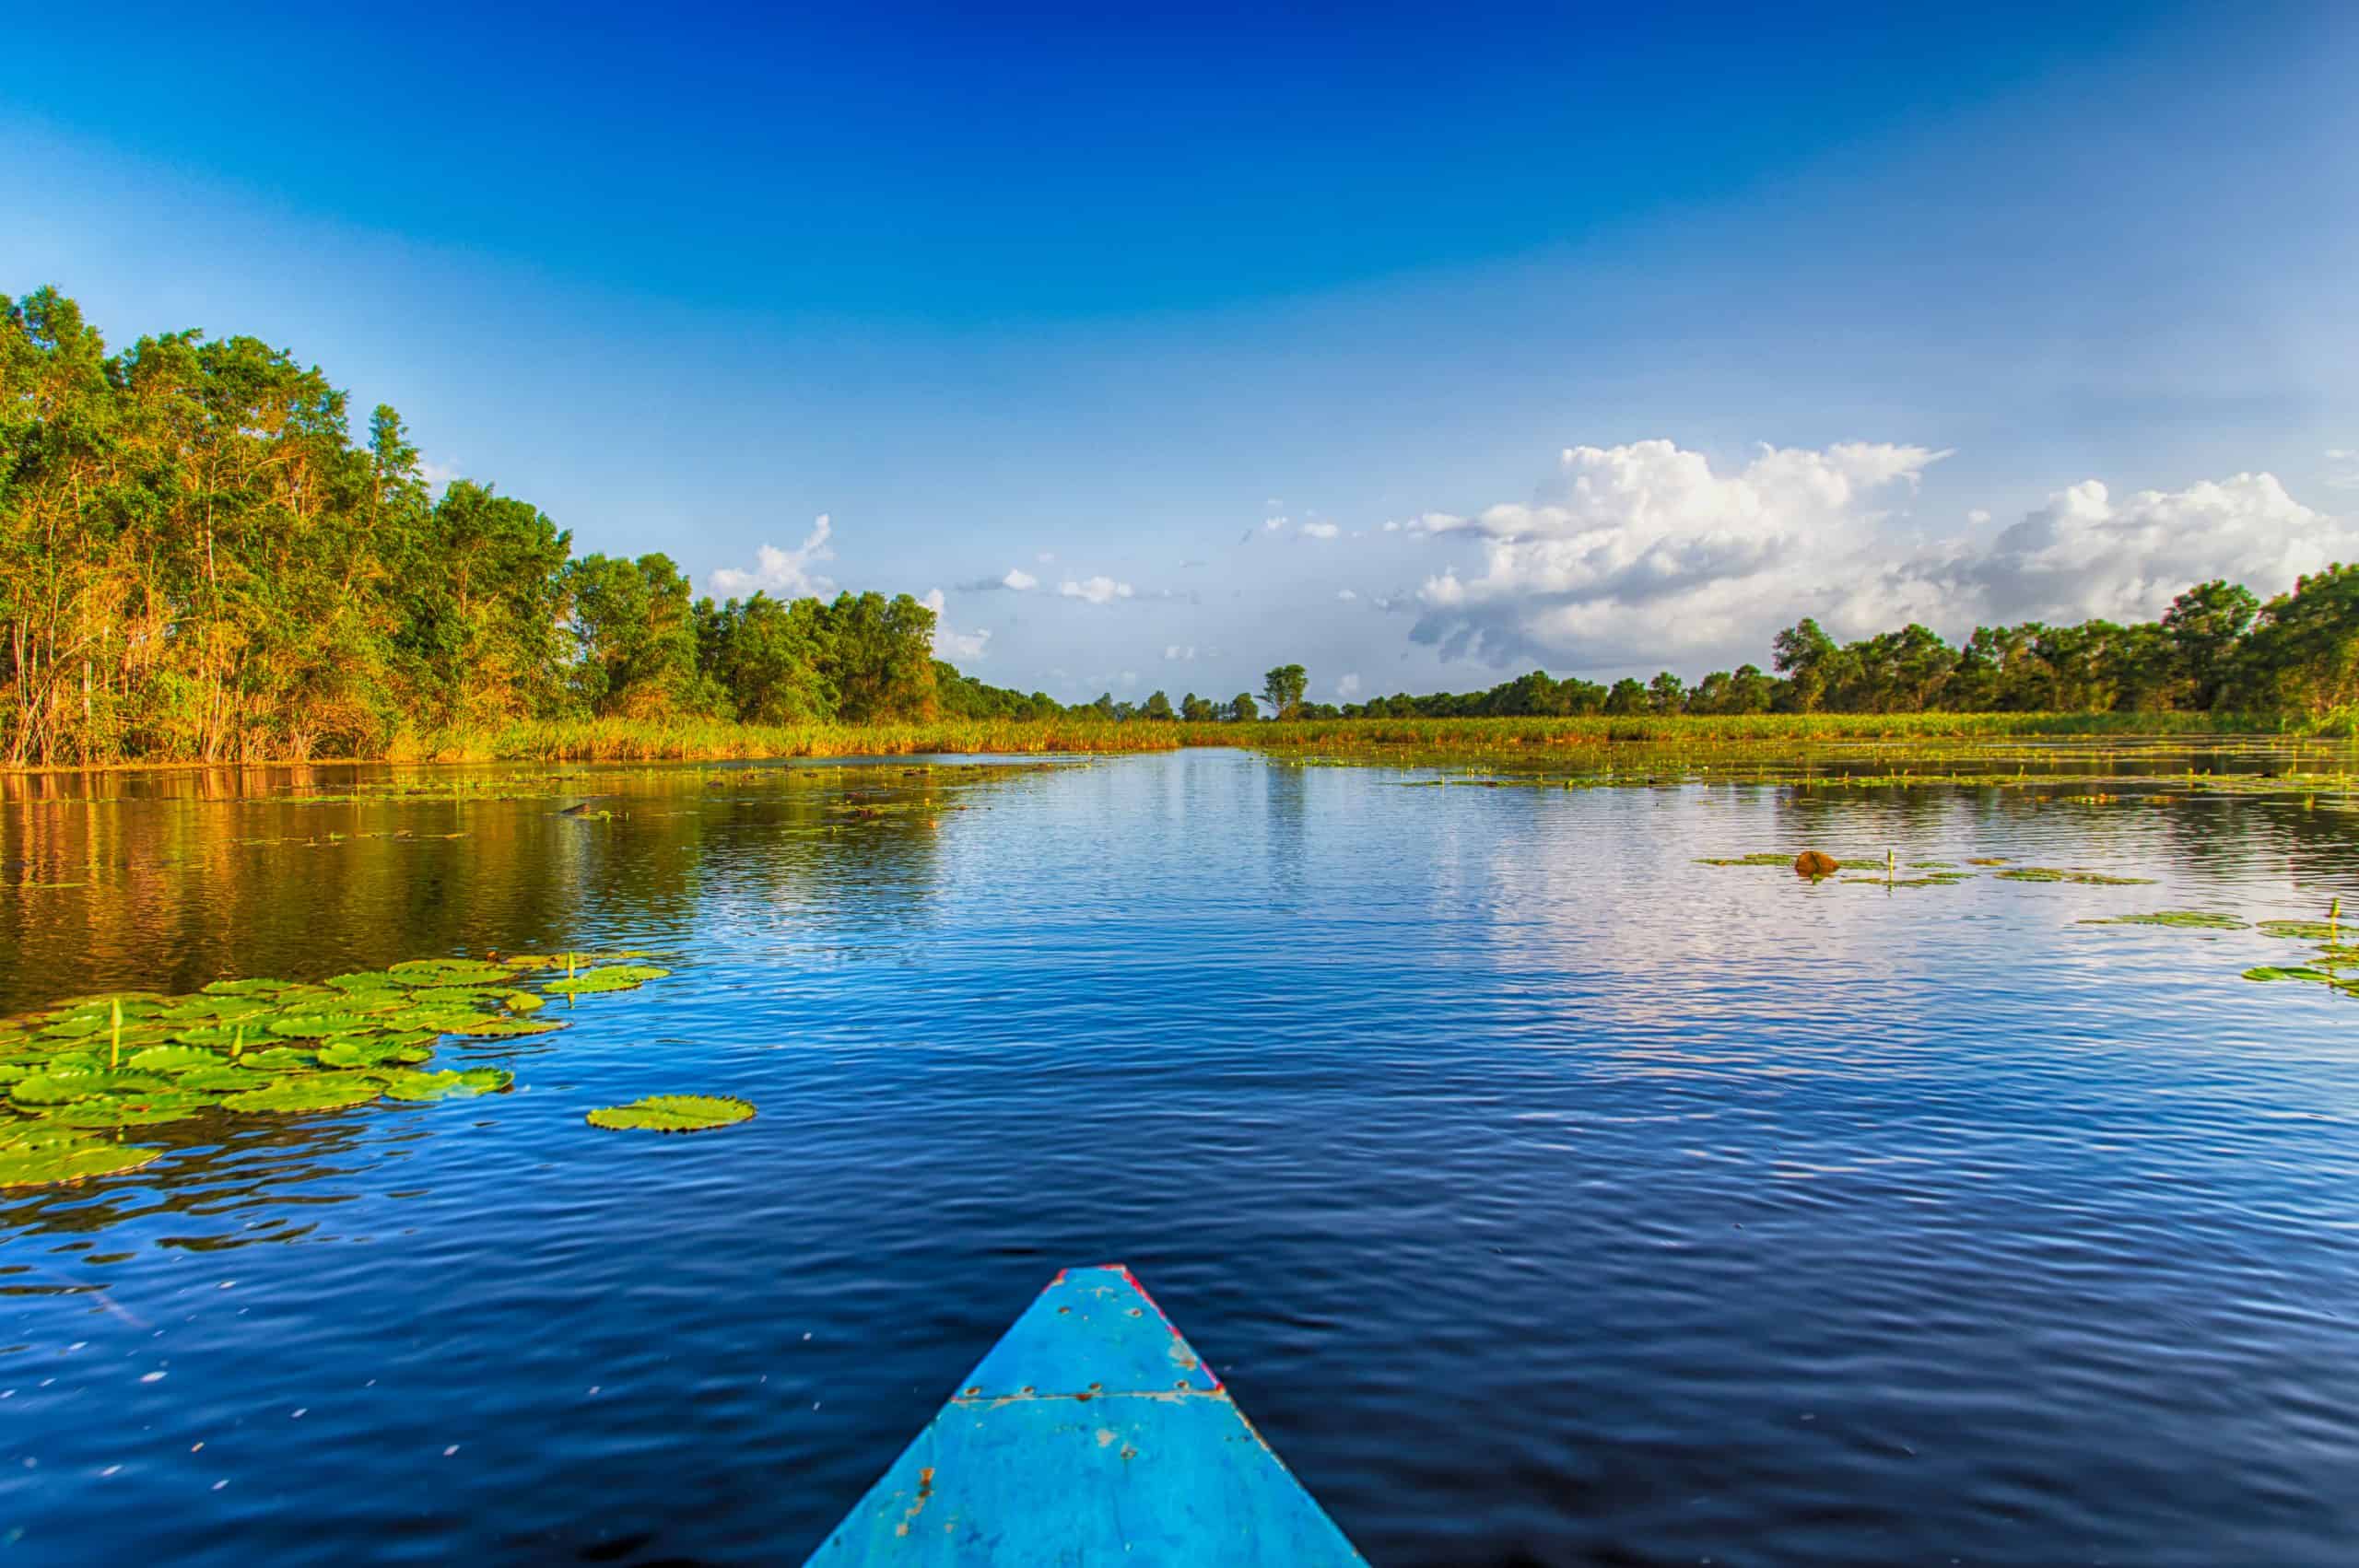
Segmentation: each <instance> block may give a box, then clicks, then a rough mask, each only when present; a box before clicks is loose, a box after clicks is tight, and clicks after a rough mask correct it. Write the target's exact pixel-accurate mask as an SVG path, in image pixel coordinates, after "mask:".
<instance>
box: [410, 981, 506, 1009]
mask: <svg viewBox="0 0 2359 1568" xmlns="http://www.w3.org/2000/svg"><path fill="white" fill-rule="evenodd" d="M402 994H403V995H404V996H405V998H406V999H407V1000H408V1001H409V1003H410V1005H412V1006H413V1007H431V1008H437V1009H440V1008H450V1007H488V1006H489V1005H491V1004H492V1003H493V1002H496V1001H498V1000H499V998H500V995H501V993H500V992H499V991H497V990H487V989H484V988H483V987H481V986H424V987H420V988H419V989H417V990H414V991H405V992H404V993H402Z"/></svg>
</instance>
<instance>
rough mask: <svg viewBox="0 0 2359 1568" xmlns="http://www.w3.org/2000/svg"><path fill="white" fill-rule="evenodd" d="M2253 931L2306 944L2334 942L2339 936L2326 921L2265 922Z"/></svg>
mask: <svg viewBox="0 0 2359 1568" xmlns="http://www.w3.org/2000/svg"><path fill="white" fill-rule="evenodd" d="M2253 929H2254V930H2258V931H2259V932H2260V934H2261V935H2263V936H2284V937H2298V938H2299V939H2301V940H2302V941H2304V942H2332V941H2333V940H2334V939H2335V937H2336V935H2337V934H2338V932H2337V930H2336V928H2335V927H2334V926H2333V925H2331V924H2330V923H2329V922H2327V921H2325V920H2263V921H2261V922H2260V924H2259V925H2258V926H2256V927H2254V928H2253Z"/></svg>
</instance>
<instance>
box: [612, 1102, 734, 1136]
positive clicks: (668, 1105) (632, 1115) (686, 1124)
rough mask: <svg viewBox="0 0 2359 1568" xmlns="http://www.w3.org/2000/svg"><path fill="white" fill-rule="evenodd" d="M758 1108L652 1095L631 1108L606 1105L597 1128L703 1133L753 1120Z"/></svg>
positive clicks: (632, 1103)
mask: <svg viewBox="0 0 2359 1568" xmlns="http://www.w3.org/2000/svg"><path fill="white" fill-rule="evenodd" d="M753 1116H754V1107H753V1106H749V1105H747V1104H746V1103H745V1101H743V1100H738V1099H732V1098H729V1097H727V1096H724V1095H719V1094H650V1095H649V1096H647V1098H645V1099H643V1100H633V1101H632V1102H631V1103H630V1104H629V1105H628V1106H600V1107H599V1108H598V1109H596V1110H594V1111H592V1112H591V1113H590V1115H589V1117H588V1120H589V1122H590V1125H591V1126H593V1127H603V1128H605V1129H609V1130H611V1131H618V1132H619V1131H627V1130H631V1129H644V1130H647V1131H651V1132H702V1131H705V1130H707V1129H710V1128H716V1127H733V1126H734V1125H736V1124H737V1123H738V1122H741V1121H750V1120H752V1119H753Z"/></svg>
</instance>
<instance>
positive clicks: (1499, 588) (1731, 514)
mask: <svg viewBox="0 0 2359 1568" xmlns="http://www.w3.org/2000/svg"><path fill="white" fill-rule="evenodd" d="M1121 9H1122V8H1114V7H1087V8H1084V7H1074V8H1071V9H1057V8H1030V9H1026V10H1022V11H1014V10H1001V11H998V12H997V13H996V14H994V15H992V16H989V17H985V16H982V15H980V14H979V13H978V9H977V8H971V7H968V8H953V7H940V8H929V7H905V6H864V7H845V8H840V9H832V10H828V11H826V12H817V11H814V12H809V13H805V14H802V15H799V16H778V15H769V14H755V13H751V12H748V13H746V14H744V15H739V14H735V13H732V12H727V11H709V12H706V13H704V14H702V15H701V16H689V15H685V14H683V15H666V14H663V13H662V12H661V11H660V10H658V9H654V8H649V7H643V6H634V7H630V8H628V9H625V8H620V7H616V8H611V9H609V8H604V7H598V6H576V7H569V8H568V9H566V10H565V11H563V12H561V13H560V12H555V11H552V12H551V13H549V14H548V15H547V16H545V17H543V18H522V17H521V16H518V17H506V18H486V17H484V16H482V15H480V14H479V13H478V11H477V10H476V9H474V8H459V7H438V6H410V7H402V8H384V7H378V8H359V7H346V8H340V9H335V10H332V11H323V10H321V9H320V8H318V7H301V8H298V7H285V8H278V7H269V6H247V7H241V8H240V11H239V16H238V18H235V19H226V20H225V19H223V18H220V17H218V16H214V15H207V14H205V11H204V9H203V8H200V9H198V10H191V9H190V8H188V7H184V6H178V7H170V8H167V7H151V6H139V5H121V6H110V7H107V8H106V9H105V11H104V13H103V15H95V14H94V15H92V16H90V17H87V18H86V17H75V18H70V19H65V20H61V19H59V18H58V17H57V14H56V13H55V12H54V11H50V10H43V11H32V10H28V11H27V12H26V13H25V14H24V15H23V16H22V17H12V18H9V20H10V21H11V24H12V32H13V34H14V36H16V37H18V38H19V39H20V40H23V39H28V38H38V39H39V40H40V47H39V48H37V49H31V48H29V49H27V50H25V51H21V52H20V53H19V56H18V57H19V60H20V62H34V63H36V64H37V68H36V69H32V70H19V71H18V72H15V73H12V74H11V76H10V79H9V80H8V81H7V83H6V85H5V86H0V213H5V214H6V216H5V218H0V260H5V261H6V266H5V267H0V290H5V291H8V292H20V291H22V290H24V289H28V288H30V287H34V286H36V285H38V284H41V283H45V282H53V283H56V284H57V285H59V286H60V287H64V288H65V290H66V291H67V292H69V293H72V294H74V295H76V297H77V298H80V299H81V300H82V301H83V302H84V304H85V306H86V308H87V309H88V310H89V312H90V314H91V315H92V317H93V319H94V320H95V321H97V322H99V323H100V325H101V326H102V327H103V328H105V329H106V330H107V331H108V333H110V336H111V338H112V339H113V340H114V341H116V342H118V343H123V342H128V341H129V340H130V339H132V338H133V337H135V336H136V335H137V334H138V333H141V332H145V331H154V330H163V329H168V328H176V327H182V326H192V325H193V326H201V327H204V328H206V329H208V330H213V331H241V332H250V333H256V334H258V335H261V336H264V337H266V338H268V339H270V340H272V341H273V342H275V343H279V344H282V345H286V346H288V347H290V348H292V349H293V350H295V351H296V352H297V353H298V354H299V356H301V357H303V358H305V359H307V360H311V361H315V362H317V363H319V364H321V365H322V366H323V367H324V368H326V369H328V371H329V372H330V373H331V375H333V376H334V378H335V379H336V380H337V381H338V382H339V383H340V384H343V385H346V386H347V387H349V388H350V389H351V391H352V392H353V394H354V396H355V400H356V402H357V403H358V404H359V405H361V406H363V407H366V406H367V405H369V404H373V403H376V402H379V401H384V402H390V403H392V404H394V405H395V406H397V407H398V408H400V409H401V410H402V411H403V413H404V415H405V416H406V417H407V418H408V419H409V421H410V423H411V425H412V427H413V428H414V430H415V431H416V433H417V437H418V439H419V441H420V444H421V445H422V446H423V448H424V449H425V451H426V452H427V454H428V459H429V461H430V462H432V463H433V464H434V465H435V466H436V469H437V472H439V473H444V474H466V475H469V476H471V477H476V478H482V479H487V480H491V481H494V482H496V483H498V484H499V486H500V487H501V488H502V489H503V490H504V491H506V492H508V493H510V494H513V495H518V496H522V497H528V498H530V499H532V500H534V501H535V502H536V503H538V504H539V505H541V506H542V507H543V508H545V509H546V510H548V511H549V512H550V513H551V514H552V515H553V516H555V517H556V518H557V520H558V521H559V522H560V523H561V524H563V525H564V526H567V527H569V528H570V529H572V530H573V532H574V535H575V538H576V541H577V544H578V546H579V547H581V548H582V549H584V550H591V549H597V550H607V551H630V552H636V551H639V550H643V549H650V548H662V549H664V550H666V551H667V552H669V553H670V554H671V555H672V556H674V557H675V559H676V560H678V561H679V562H680V563H681V565H682V566H683V567H684V568H686V569H687V570H689V571H690V572H691V573H692V574H693V575H694V576H695V577H696V579H697V580H698V585H699V587H709V586H714V585H716V584H724V585H725V584H729V583H737V584H745V583H752V582H762V583H767V584H769V585H770V586H772V587H773V588H780V587H783V588H789V589H791V588H793V587H796V586H801V585H805V584H815V585H816V584H817V583H819V582H821V581H823V580H824V581H825V582H830V583H837V584H842V585H846V586H852V587H878V588H885V589H888V590H899V589H907V590H909V591H913V592H925V591H931V590H935V589H939V590H941V591H942V594H943V598H942V606H943V611H944V615H945V626H946V630H945V652H947V653H949V654H950V655H951V656H952V657H954V658H956V659H957V660H958V661H959V662H960V663H962V664H963V665H965V666H966V667H968V668H969V669H971V670H973V671H974V672H976V673H980V674H981V675H983V676H984V677H985V678H987V679H990V680H992V681H994V682H996V683H1000V684H1005V685H1017V686H1021V687H1023V688H1025V689H1027V690H1028V689H1032V688H1034V687H1045V688H1046V689H1048V690H1050V692H1052V693H1054V694H1056V695H1058V696H1062V697H1067V698H1073V697H1086V696H1094V695H1095V694H1096V693H1097V691H1098V690H1100V689H1106V688H1111V689H1113V690H1115V691H1116V692H1117V693H1118V694H1132V695H1141V696H1143V695H1144V693H1145V692H1146V691H1148V690H1149V689H1152V688H1155V687H1158V686H1160V687H1164V688H1167V689H1168V690H1169V691H1170V692H1171V693H1172V695H1173V696H1178V695H1179V694H1180V692H1181V691H1183V690H1188V689H1193V690H1198V691H1203V692H1207V693H1218V694H1226V693H1229V692H1234V691H1236V690H1238V689H1239V688H1240V687H1250V686H1255V685H1259V673H1260V672H1261V671H1262V669H1264V668H1266V667H1267V666H1269V665H1271V664H1273V663H1277V662H1281V661H1301V662H1303V663H1305V664H1306V665H1308V666H1309V667H1310V669H1311V672H1312V677H1313V691H1314V694H1316V695H1320V696H1328V697H1333V696H1344V695H1357V694H1366V693H1369V692H1375V691H1392V690H1398V689H1402V688H1408V689H1413V690H1426V689H1432V688H1434V687H1437V686H1451V687H1465V686H1471V685H1488V684H1490V683H1491V682H1493V681H1496V680H1497V679H1499V678H1501V676H1502V675H1503V674H1504V673H1513V672H1515V671H1520V670H1523V669H1529V668H1532V667H1534V666H1544V667H1546V668H1549V669H1552V670H1554V671H1556V672H1557V673H1574V672H1579V673H1587V674H1590V675H1593V676H1608V675H1613V674H1618V673H1625V672H1627V671H1632V670H1637V671H1640V672H1646V671H1651V670H1652V669H1654V668H1656V667H1658V666H1661V665H1663V664H1669V665H1671V666H1672V667H1673V668H1675V669H1679V670H1682V671H1683V672H1684V673H1689V674H1691V675H1693V674H1697V673H1702V672H1703V671H1704V670H1705V669H1707V668H1710V667H1713V666H1716V665H1726V664H1729V663H1731V662H1733V661H1736V660H1739V659H1742V658H1745V657H1748V656H1750V657H1755V658H1766V638H1767V636H1768V633H1769V632H1770V631H1772V630H1774V629H1775V628H1776V626H1779V625H1783V624H1785V623H1786V622H1788V621H1790V620H1791V619H1793V618H1794V617H1795V616H1796V615H1798V614H1806V613H1807V614H1818V615H1820V616H1821V618H1822V619H1824V620H1825V621H1827V622H1828V623H1829V624H1830V625H1831V626H1837V627H1839V628H1842V629H1845V630H1850V631H1864V630H1867V629H1871V628H1872V627H1876V626H1884V625H1887V624H1893V623H1895V622H1896V621H1897V620H1899V619H1904V618H1907V617H1908V616H1911V615H1914V616H1917V617H1919V618H1923V619H1927V620H1929V621H1930V622H1931V624H1933V625H1935V626H1938V627H1939V628H1940V629H1942V630H1943V631H1945V632H1949V633H1951V634H1953V635H1956V634H1962V633H1963V632H1965V631H1966V630H1967V629H1969V628H1970V627H1971V626H1972V625H1973V624H1974V623H1975V622H1976V621H1977V620H1978V619H1989V618H1998V617H2002V616H2003V617H2006V618H2016V617H2019V616H2024V615H2032V614H2038V615H2043V616H2048V617H2051V618H2056V617H2063V616H2067V615H2070V616H2074V617H2077V616H2078V615H2080V614H2098V613H2102V614H2146V613H2151V612H2152V610H2153V609H2154V608H2156V607H2158V605H2159V603H2162V602H2166V601H2167V598H2168V595H2169V593H2170V592H2172V591H2176V590H2177V588H2178V587H2182V586H2184V585H2185V583H2186V581H2188V580H2192V579H2193V578H2194V577H2196V576H2201V575H2212V574H2213V573H2217V572H2225V573H2227V574H2228V575H2232V576H2237V577H2241V578H2244V579H2247V580H2248V581H2251V582H2252V583H2253V585H2254V586H2255V587H2257V588H2263V589H2276V588H2282V587H2283V586H2285V582H2286V580H2290V578H2291V576H2292V574H2293V573H2294V572H2296V571H2299V570H2301V569H2306V568H2307V567H2310V566H2314V565H2317V564H2322V563H2323V562H2324V561H2325V560H2328V559H2334V558H2349V557H2359V534H2354V528H2359V523H2354V521H2353V520H2354V516H2359V456H2353V455H2350V454H2353V453H2354V452H2359V288H2354V285H2353V279H2354V278H2359V198H2354V194H2353V193H2354V192H2359V150H2355V149H2359V109H2354V107H2353V100H2354V99H2359V94H2353V92H2352V91H2351V90H2350V85H2349V84H2350V83H2351V82H2352V81H2353V80H2359V9H2354V8H2353V7H2347V6H2304V7H2290V6H2289V7H2273V6H2241V7H2235V8H2230V7H2224V6H2189V7H2169V6H2136V7H2130V6H2095V5H2088V6H2063V7H2059V6H1984V7H1978V8H1975V10H1974V11H1973V12H1972V13H1971V15H1968V14H1967V13H1965V12H1954V11H1953V12H1936V11H1935V10H1933V9H1932V8H1926V7H1885V6H1876V7H1866V6H1859V7H1846V6H1779V7H1777V8H1775V10H1774V11H1772V12H1768V13H1750V12H1747V11H1743V10H1739V9H1737V8H1734V7H1725V8H1724V7H1688V8H1684V9H1683V10H1681V11H1680V12H1679V13H1677V14H1675V15H1658V14H1656V12H1655V11H1654V9H1653V8H1641V7H1630V8H1627V9H1626V10H1618V9H1602V8H1576V7H1546V8H1541V7H1529V8H1527V7H1517V8H1483V7H1450V8H1447V9H1445V8H1441V7H1429V8H1415V9H1413V8H1408V7H1382V6H1353V7H1349V8H1337V9H1334V10H1324V11H1314V10H1308V9H1303V10H1294V11H1288V12H1284V13H1270V12H1256V11H1250V10H1242V9H1240V10H1237V11H1233V12H1231V11H1223V10H1220V9H1216V8H1213V7H1207V6H1196V7H1189V8H1167V9H1166V10H1165V11H1164V12H1162V13H1161V14H1160V15H1158V16H1156V17H1154V18H1136V17H1123V16H1121V15H1119V14H1116V13H1119V11H1120V10H1121ZM5 10H6V7H0V11H5ZM2336 454H2342V455H2336ZM823 514H824V515H825V516H826V517H827V520H828V522H827V528H826V530H825V532H824V537H822V538H820V539H819V541H818V544H817V545H816V548H813V549H811V550H809V551H808V552H807V554H806V553H804V546H805V545H806V544H809V543H810V542H811V541H813V540H814V538H815V527H816V524H815V520H816V519H817V518H819V517H820V516H821V515H823ZM1281 519H1282V520H1284V521H1280V522H1277V523H1276V524H1275V525H1274V526H1273V525H1272V521H1273V520H1281ZM1388 524H1389V525H1391V526H1390V527H1389V528H1388V526H1387V525H1388ZM765 546H769V547H770V549H771V551H772V552H773V554H772V555H771V556H769V565H768V566H767V567H766V566H765V565H764V556H763V555H762V552H763V549H764V547H765ZM717 573H719V574H734V575H723V576H721V577H718V578H716V576H715V574H717ZM1027 580H1028V582H1029V583H1030V586H1022V585H1023V584H1024V583H1026V582H1027ZM1010 582H1013V583H1016V584H1018V585H1019V586H1015V587H1007V586H991V587H984V586H980V585H984V584H992V585H1001V584H1005V583H1010ZM1068 584H1070V585H1071V587H1070V590H1068V589H1067V585H1068ZM984 634H988V636H987V637H986V636H985V635H984ZM1126 677H1127V678H1126Z"/></svg>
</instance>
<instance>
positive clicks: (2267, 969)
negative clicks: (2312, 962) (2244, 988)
mask: <svg viewBox="0 0 2359 1568" xmlns="http://www.w3.org/2000/svg"><path fill="white" fill-rule="evenodd" d="M2245 978H2246V979H2248V980H2317V981H2319V982H2321V983H2323V984H2326V985H2332V984H2334V983H2335V982H2334V977H2333V976H2332V975H2330V974H2328V973H2327V972H2326V971H2324V970H2323V969H2312V968H2309V967H2307V966H2306V965H2295V966H2294V967H2291V968H2288V967H2285V966H2283V965H2276V964H2263V965H2259V967H2258V968H2252V969H2248V970H2246V971H2245Z"/></svg>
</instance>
